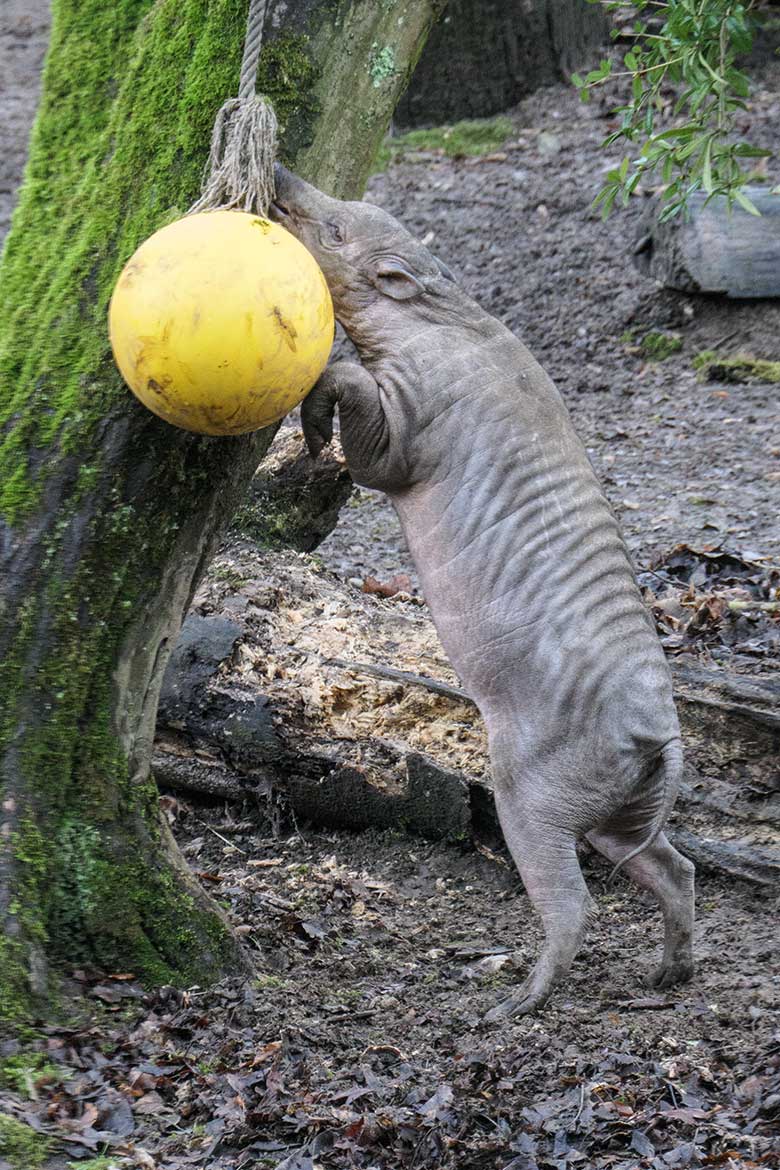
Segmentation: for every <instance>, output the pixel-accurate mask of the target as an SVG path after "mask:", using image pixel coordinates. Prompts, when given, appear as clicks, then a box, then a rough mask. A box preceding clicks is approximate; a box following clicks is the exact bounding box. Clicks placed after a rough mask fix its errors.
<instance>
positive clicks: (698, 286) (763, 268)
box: [634, 187, 780, 298]
mask: <svg viewBox="0 0 780 1170" xmlns="http://www.w3.org/2000/svg"><path fill="white" fill-rule="evenodd" d="M745 194H746V195H748V197H749V198H750V199H751V200H752V202H753V203H754V204H755V206H756V207H757V208H758V210H759V211H760V212H761V214H760V216H756V215H751V214H750V213H749V212H747V211H745V210H743V209H742V208H741V207H739V206H738V205H735V206H734V207H732V209H731V211H729V209H728V206H727V203H726V200H725V198H724V197H723V196H718V197H717V198H715V199H712V200H711V201H710V202H709V203H707V196H706V195H705V194H704V192H702V191H698V192H696V193H695V194H694V195H692V196H691V198H690V200H689V214H687V215H686V214H681V215H677V216H675V217H674V218H673V219H668V220H666V221H664V222H660V220H659V213H660V210H661V208H660V205H654V206H653V207H652V208H651V209H650V211H649V212H648V215H647V217H646V218H645V219H644V221H643V224H642V228H641V230H640V237H639V239H638V241H637V243H636V246H635V249H634V257H635V261H636V265H637V267H638V268H639V269H640V271H642V272H644V273H645V274H646V275H647V276H652V277H654V278H655V279H656V280H659V281H660V282H661V284H664V285H666V286H667V287H668V288H675V289H679V290H680V291H681V292H706V293H722V294H725V295H726V296H728V297H732V298H752V297H776V296H780V198H778V196H777V195H773V194H772V193H771V191H769V190H768V189H767V188H765V187H749V188H746V189H745ZM705 204H706V206H705Z"/></svg>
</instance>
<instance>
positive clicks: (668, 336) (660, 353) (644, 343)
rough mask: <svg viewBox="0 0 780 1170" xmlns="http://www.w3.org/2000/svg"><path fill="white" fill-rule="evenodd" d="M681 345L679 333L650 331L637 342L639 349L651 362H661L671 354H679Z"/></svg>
mask: <svg viewBox="0 0 780 1170" xmlns="http://www.w3.org/2000/svg"><path fill="white" fill-rule="evenodd" d="M682 344H683V343H682V338H681V337H680V335H679V333H662V332H660V331H651V332H650V333H646V334H645V335H644V337H643V338H642V340H641V341H640V342H639V348H640V350H641V351H642V353H643V354H644V356H645V357H646V358H649V360H650V361H651V362H663V361H666V359H667V358H668V357H671V355H672V354H673V353H679V351H680V350H681V349H682Z"/></svg>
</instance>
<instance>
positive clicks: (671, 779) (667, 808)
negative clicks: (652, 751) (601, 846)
mask: <svg viewBox="0 0 780 1170" xmlns="http://www.w3.org/2000/svg"><path fill="white" fill-rule="evenodd" d="M661 767H662V768H663V779H662V783H663V790H662V794H661V806H660V808H659V809H658V812H657V814H656V816H655V818H654V819H653V823H652V825H651V826H650V832H649V834H648V836H647V837H646V839H645V840H644V841H643V842H642V843H641V845H637V847H636V848H635V849H632V850H631V852H630V853H627V854H626V856H625V857H622V858H621V859H620V861H619V862H618V863H617V865H615V866H614V867H613V869H612V872H611V874H610V875H609V878H608V884H609V882H611V881H612V879H613V878H614V877H615V874H616V873H617V872H618V870H620V869H622V868H623V866H624V865H625V864H626V862H627V861H631V860H632V859H633V858H634V857H637V856H638V855H639V854H640V853H642V852H643V850H645V849H647V847H648V845H652V843H653V841H655V839H656V837H657V836H658V834H659V833H660V832H661V830H662V829H663V827H664V825H665V824H666V821H667V818H668V816H669V813H670V812H671V811H672V807H673V805H674V802H675V800H676V799H677V790H678V788H679V787H680V781H681V780H682V774H683V751H682V741H681V740H679V739H672V740H670V741H669V743H667V744H665V745H664V746H663V748H662V749H661Z"/></svg>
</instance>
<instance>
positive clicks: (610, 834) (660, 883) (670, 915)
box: [587, 817, 695, 988]
mask: <svg viewBox="0 0 780 1170" xmlns="http://www.w3.org/2000/svg"><path fill="white" fill-rule="evenodd" d="M642 832H645V833H646V830H641V831H637V830H635V829H632V830H628V831H627V830H626V829H625V828H623V829H621V827H620V822H619V820H618V818H617V817H616V818H613V819H612V821H610V822H608V823H607V824H606V825H602V826H600V827H599V828H598V829H595V830H593V832H590V833H588V834H587V838H588V840H589V841H590V843H591V844H592V845H594V846H595V848H596V849H598V851H599V853H603V854H604V856H605V857H607V858H609V860H610V861H611V862H613V863H614V864H617V863H618V862H619V861H621V860H622V859H623V858H624V857H625V856H626V855H627V854H628V853H630V852H631V850H632V849H635V848H636V846H637V845H638V844H639V843H640V841H641V839H642V838H641V833H642ZM625 870H626V873H627V874H628V875H629V876H630V877H631V878H632V879H633V880H634V881H635V882H636V884H637V885H638V886H641V887H642V889H645V890H649V891H650V893H651V894H652V895H653V896H654V898H655V899H656V901H657V902H658V904H659V906H660V907H661V912H662V914H663V918H664V954H663V959H662V961H661V965H660V967H659V968H658V969H657V970H656V971H655V972H654V973H653V975H651V976H650V979H649V982H650V983H651V984H652V986H654V987H660V988H665V987H673V986H674V985H675V984H676V983H685V982H686V981H687V980H688V979H690V978H691V976H692V975H693V966H694V964H693V919H694V873H695V870H694V866H693V863H692V862H691V861H689V860H688V858H687V857H683V856H682V854H680V853H678V852H677V850H676V849H675V848H674V846H673V845H671V844H670V842H669V840H668V839H667V837H666V836H665V834H664V833H659V835H658V836H657V837H656V838H655V840H654V841H652V842H651V843H650V844H649V845H648V846H647V848H646V849H644V850H643V851H642V852H641V853H638V854H637V856H636V857H632V858H631V860H630V861H627V862H626V864H625Z"/></svg>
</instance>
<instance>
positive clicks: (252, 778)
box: [155, 547, 780, 886]
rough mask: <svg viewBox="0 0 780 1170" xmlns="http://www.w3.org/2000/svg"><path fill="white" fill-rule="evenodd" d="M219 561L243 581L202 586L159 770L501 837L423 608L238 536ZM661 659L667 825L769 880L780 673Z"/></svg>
mask: <svg viewBox="0 0 780 1170" xmlns="http://www.w3.org/2000/svg"><path fill="white" fill-rule="evenodd" d="M230 563H231V564H233V565H235V575H236V579H237V580H238V579H241V580H243V584H240V585H237V586H233V585H230V584H229V583H226V582H225V580H224V579H222V580H216V579H212V580H211V581H209V582H207V584H206V585H205V586H204V588H203V589H202V590H201V591H200V592H199V595H198V598H197V604H198V606H199V608H200V610H201V611H203V612H195V613H193V614H191V615H190V617H189V618H188V620H187V624H186V625H185V630H184V636H183V639H182V643H181V644H180V645H181V647H182V648H183V649H179V648H177V651H176V652H175V653H174V655H173V658H172V662H173V664H174V667H173V669H179V670H182V669H183V670H184V672H185V676H186V677H185V679H184V681H179V682H172V681H171V679H170V678H167V679H166V684H165V686H164V688H163V702H162V706H161V717H160V722H159V724H158V740H157V750H156V755H155V773H156V775H157V778H158V780H159V781H160V782H161V783H163V784H165V785H169V786H171V787H174V788H176V789H180V790H185V791H195V792H199V793H201V794H204V795H207V796H217V797H219V798H220V799H230V800H245V801H246V802H247V803H249V804H252V803H257V802H258V801H259V802H260V804H261V807H262V806H266V805H267V804H268V803H269V802H270V803H272V804H273V803H274V802H275V801H276V799H277V798H279V799H281V800H282V801H284V802H286V803H287V805H288V806H289V807H290V809H291V810H292V811H293V812H294V814H295V816H296V817H297V818H299V819H300V820H307V821H309V822H311V823H313V824H317V825H321V826H327V827H341V828H350V829H364V828H368V827H379V828H391V827H395V828H403V829H407V830H409V831H410V832H413V833H418V834H421V835H424V836H427V837H444V838H456V839H463V838H466V837H470V836H472V835H475V834H476V835H477V836H479V835H485V836H487V837H488V838H494V837H496V836H497V835H498V833H499V829H498V823H497V819H496V814H495V809H494V807H493V797H492V792H491V789H490V784H489V782H488V781H487V778H486V772H487V752H486V742H485V737H484V728H483V726H482V723H481V720H479V718H478V717H477V716H476V713H475V710H474V707H473V704H472V703H471V701H470V700H469V699H468V696H467V695H466V694H465V692H463V691H462V690H461V689H460V688H458V687H457V685H455V683H456V681H457V680H455V679H453V681H452V682H451V681H449V680H447V679H446V675H447V674H448V673H450V675H451V673H452V672H451V668H450V667H449V666H448V664H447V662H446V659H445V658H444V656H443V652H442V651H441V647H440V645H439V643H438V640H437V638H436V635H435V632H434V630H433V627H432V624H431V622H430V619H429V618H428V616H427V613H426V611H424V610H421V609H420V608H419V607H410V606H408V605H404V604H403V603H398V602H393V601H390V600H387V599H384V598H378V597H374V596H370V595H367V594H364V593H361V592H359V591H358V590H356V589H354V588H352V587H350V586H348V585H347V584H345V583H344V582H342V581H339V580H337V579H336V578H334V577H333V576H331V575H330V574H327V573H324V572H322V570H321V569H319V568H317V566H316V565H315V564H313V563H312V562H311V561H309V560H308V559H307V558H305V557H295V556H294V554H270V553H259V552H258V551H257V550H256V549H250V548H248V547H244V548H241V549H238V550H236V549H232V550H231V553H230ZM255 598H257V599H258V601H257V603H256V602H255V600H254V599H255ZM237 599H241V600H242V601H243V602H245V608H244V609H243V610H242V611H241V613H240V616H234V615H235V614H236V612H237V609H238V608H240V607H237V606H236V605H235V601H236V600H237ZM269 599H271V600H270V601H269ZM269 606H270V608H269ZM206 611H208V612H206ZM226 612H229V613H230V614H231V617H230V619H228V618H226V617H225V616H224V614H225V613H226ZM198 647H200V650H199V651H198V649H197V648H198ZM220 647H222V648H223V652H224V653H223V657H222V660H221V661H220V660H219V655H220V652H221V651H220ZM391 655H392V656H393V658H394V659H395V661H397V662H399V664H400V665H399V666H398V667H390V666H388V665H387V664H386V663H387V659H388V658H389V657H390V656H391ZM371 658H373V659H374V660H375V661H373V662H371V661H368V660H369V659H371ZM407 663H408V664H410V665H412V664H413V665H414V666H415V667H417V668H418V669H415V670H404V669H402V668H401V666H402V665H405V664H407ZM671 665H672V671H673V676H674V680H675V690H676V693H677V697H678V701H679V708H680V713H681V716H682V720H683V728H684V735H685V739H686V743H687V747H688V756H689V761H690V765H691V766H690V767H689V771H688V775H687V778H686V783H685V784H684V785H683V790H682V792H681V799H680V801H679V803H678V810H677V815H676V823H675V824H673V826H672V829H671V833H672V835H674V834H678V836H677V837H676V838H675V839H677V840H679V842H680V844H681V847H682V848H683V849H684V851H685V847H686V846H688V845H690V852H691V854H692V856H694V859H698V861H699V864H700V866H701V867H702V868H703V869H706V868H710V869H716V870H718V871H719V872H722V873H725V874H728V875H729V876H734V877H739V878H740V879H742V880H746V881H750V882H753V883H756V884H759V885H767V886H769V885H774V884H775V883H776V881H777V876H778V865H780V809H779V808H778V797H777V795H776V794H775V793H774V792H773V786H774V785H775V783H776V781H775V777H774V775H773V773H774V770H775V769H776V746H777V734H778V717H779V716H780V686H778V684H777V683H776V682H774V681H773V680H771V679H770V678H769V677H768V676H767V677H761V678H746V677H744V676H729V675H728V674H727V673H726V672H725V671H723V670H708V669H705V668H704V667H702V666H698V665H686V664H685V663H683V662H681V661H679V660H672V663H671ZM422 671H424V672H425V673H421V672H422ZM350 676H351V677H350ZM437 676H438V677H437ZM442 676H444V677H442ZM188 678H189V679H194V681H195V684H196V685H195V686H194V687H192V686H190V685H189V684H188V682H187V679H188ZM182 696H186V702H185V701H183V699H182ZM188 745H189V752H190V756H191V758H190V759H189V760H188V759H187V749H188ZM683 821H684V823H685V827H684V828H683V827H682V823H683ZM680 833H683V834H687V836H684V837H680V836H679V834H680Z"/></svg>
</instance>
